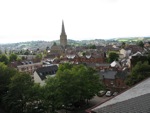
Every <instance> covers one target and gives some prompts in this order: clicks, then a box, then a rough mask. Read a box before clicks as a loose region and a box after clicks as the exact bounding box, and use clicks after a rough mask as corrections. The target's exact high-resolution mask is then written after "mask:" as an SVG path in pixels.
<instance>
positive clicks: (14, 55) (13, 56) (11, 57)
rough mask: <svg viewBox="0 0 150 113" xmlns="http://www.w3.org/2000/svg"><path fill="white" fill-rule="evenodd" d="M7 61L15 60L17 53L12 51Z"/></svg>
mask: <svg viewBox="0 0 150 113" xmlns="http://www.w3.org/2000/svg"><path fill="white" fill-rule="evenodd" d="M9 61H10V62H12V61H17V55H16V54H14V53H12V54H11V55H10V56H9Z"/></svg>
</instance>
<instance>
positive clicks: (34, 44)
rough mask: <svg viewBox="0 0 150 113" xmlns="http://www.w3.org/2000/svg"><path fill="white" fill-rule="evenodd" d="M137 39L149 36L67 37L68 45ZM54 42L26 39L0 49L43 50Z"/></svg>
mask: <svg viewBox="0 0 150 113" xmlns="http://www.w3.org/2000/svg"><path fill="white" fill-rule="evenodd" d="M137 41H150V37H129V38H113V39H107V40H104V39H93V40H81V41H79V40H71V39H68V45H71V46H86V45H90V44H95V45H102V46H105V45H106V44H108V43H111V42H115V43H117V42H120V43H121V42H137ZM54 42H56V43H57V44H58V45H59V44H60V41H59V40H54V41H28V42H19V43H11V44H0V50H1V51H5V50H23V49H29V50H35V49H38V48H39V49H41V50H45V49H46V47H49V48H50V47H51V46H52V45H53V43H54Z"/></svg>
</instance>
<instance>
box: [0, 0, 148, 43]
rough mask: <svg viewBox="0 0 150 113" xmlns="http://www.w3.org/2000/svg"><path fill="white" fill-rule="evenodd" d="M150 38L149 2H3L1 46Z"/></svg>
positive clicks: (56, 0) (119, 0)
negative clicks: (63, 39)
mask: <svg viewBox="0 0 150 113" xmlns="http://www.w3.org/2000/svg"><path fill="white" fill-rule="evenodd" d="M62 19H63V20H64V24H65V30H66V33H67V36H68V38H69V39H74V40H83V39H108V38H118V37H143V36H150V30H149V27H150V0H0V39H1V40H0V43H11V42H23V41H32V40H46V41H51V40H58V39H59V36H60V32H61V23H62Z"/></svg>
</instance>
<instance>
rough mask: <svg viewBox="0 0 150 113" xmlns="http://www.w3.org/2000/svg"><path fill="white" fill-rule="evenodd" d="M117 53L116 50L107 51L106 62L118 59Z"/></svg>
mask: <svg viewBox="0 0 150 113" xmlns="http://www.w3.org/2000/svg"><path fill="white" fill-rule="evenodd" d="M118 58H119V55H118V54H117V53H116V52H109V53H108V62H109V63H111V62H113V61H114V60H118Z"/></svg>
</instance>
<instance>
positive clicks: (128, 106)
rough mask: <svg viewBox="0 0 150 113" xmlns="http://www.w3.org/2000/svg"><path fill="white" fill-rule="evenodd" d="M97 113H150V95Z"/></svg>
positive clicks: (120, 103) (108, 107)
mask: <svg viewBox="0 0 150 113" xmlns="http://www.w3.org/2000/svg"><path fill="white" fill-rule="evenodd" d="M96 113H150V93H148V94H145V95H142V96H138V97H135V98H132V99H129V100H126V101H122V102H118V103H116V104H112V105H108V106H105V107H103V108H101V109H98V110H97V111H96Z"/></svg>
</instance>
